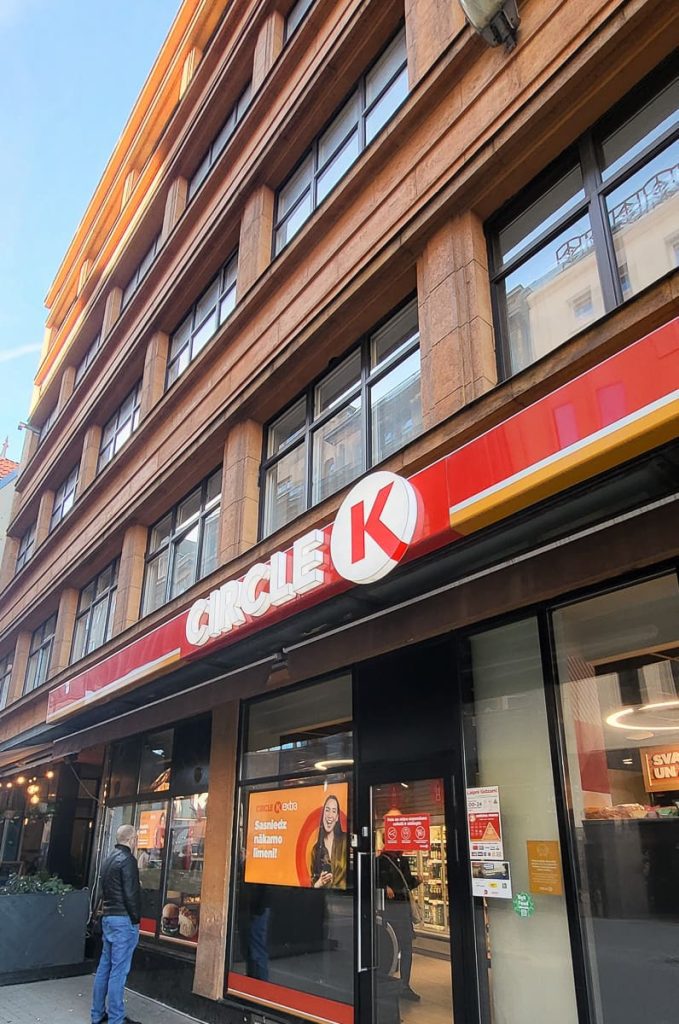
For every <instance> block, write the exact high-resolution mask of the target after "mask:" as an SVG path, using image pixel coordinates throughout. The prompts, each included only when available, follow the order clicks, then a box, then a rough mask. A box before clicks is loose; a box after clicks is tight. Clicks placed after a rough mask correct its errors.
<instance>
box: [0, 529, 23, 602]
mask: <svg viewBox="0 0 679 1024" xmlns="http://www.w3.org/2000/svg"><path fill="white" fill-rule="evenodd" d="M20 540H21V538H20V537H11V536H10V535H9V534H7V536H6V537H5V546H4V548H3V550H2V562H0V591H1V590H4V589H5V587H6V586H7V585H8V583H9V581H10V580H11V579H12V577H13V576H14V570H15V568H16V564H17V555H18V553H19V541H20Z"/></svg>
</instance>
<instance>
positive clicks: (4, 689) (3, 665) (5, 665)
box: [0, 654, 14, 711]
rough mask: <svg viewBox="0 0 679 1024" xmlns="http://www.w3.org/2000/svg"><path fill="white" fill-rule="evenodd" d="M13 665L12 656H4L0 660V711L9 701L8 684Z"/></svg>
mask: <svg viewBox="0 0 679 1024" xmlns="http://www.w3.org/2000/svg"><path fill="white" fill-rule="evenodd" d="M13 664H14V655H13V654H6V655H5V656H4V657H3V658H0V711H2V709H3V708H4V707H6V705H7V701H8V699H9V684H10V682H11V679H12V665H13Z"/></svg>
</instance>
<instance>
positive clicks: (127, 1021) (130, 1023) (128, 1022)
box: [123, 1017, 141, 1024]
mask: <svg viewBox="0 0 679 1024" xmlns="http://www.w3.org/2000/svg"><path fill="white" fill-rule="evenodd" d="M123 1024H141V1021H138V1020H132V1018H131V1017H123Z"/></svg>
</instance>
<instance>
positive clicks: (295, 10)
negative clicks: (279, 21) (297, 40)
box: [285, 0, 315, 43]
mask: <svg viewBox="0 0 679 1024" xmlns="http://www.w3.org/2000/svg"><path fill="white" fill-rule="evenodd" d="M314 3H315V0H296V2H295V3H294V4H293V5H292V7H291V8H290V11H289V12H288V16H287V18H286V19H285V42H286V43H287V41H288V39H289V38H290V36H291V35H292V34H293V32H294V31H295V29H296V28H297V26H298V25H300V24H301V22H302V21H303V20H304V17H305V16H306V14H307V13H308V11H309V9H310V8H311V6H312V4H314Z"/></svg>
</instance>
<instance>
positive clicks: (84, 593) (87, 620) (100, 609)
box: [71, 559, 118, 662]
mask: <svg viewBox="0 0 679 1024" xmlns="http://www.w3.org/2000/svg"><path fill="white" fill-rule="evenodd" d="M117 588H118V559H116V560H115V561H114V562H111V564H110V565H107V566H106V568H105V569H104V570H103V571H102V572H100V573H99V575H98V576H95V577H94V579H93V580H90V582H89V583H88V584H87V586H86V587H83V589H82V590H81V591H80V596H79V598H78V611H77V614H76V618H75V629H74V633H73V648H72V651H71V662H74V661H78V660H79V659H80V658H84V657H85V655H86V654H89V653H90V652H91V651H94V650H96V648H97V647H101V645H102V644H104V643H106V641H107V640H110V639H111V636H112V635H113V616H114V614H115V607H116V592H117Z"/></svg>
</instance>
